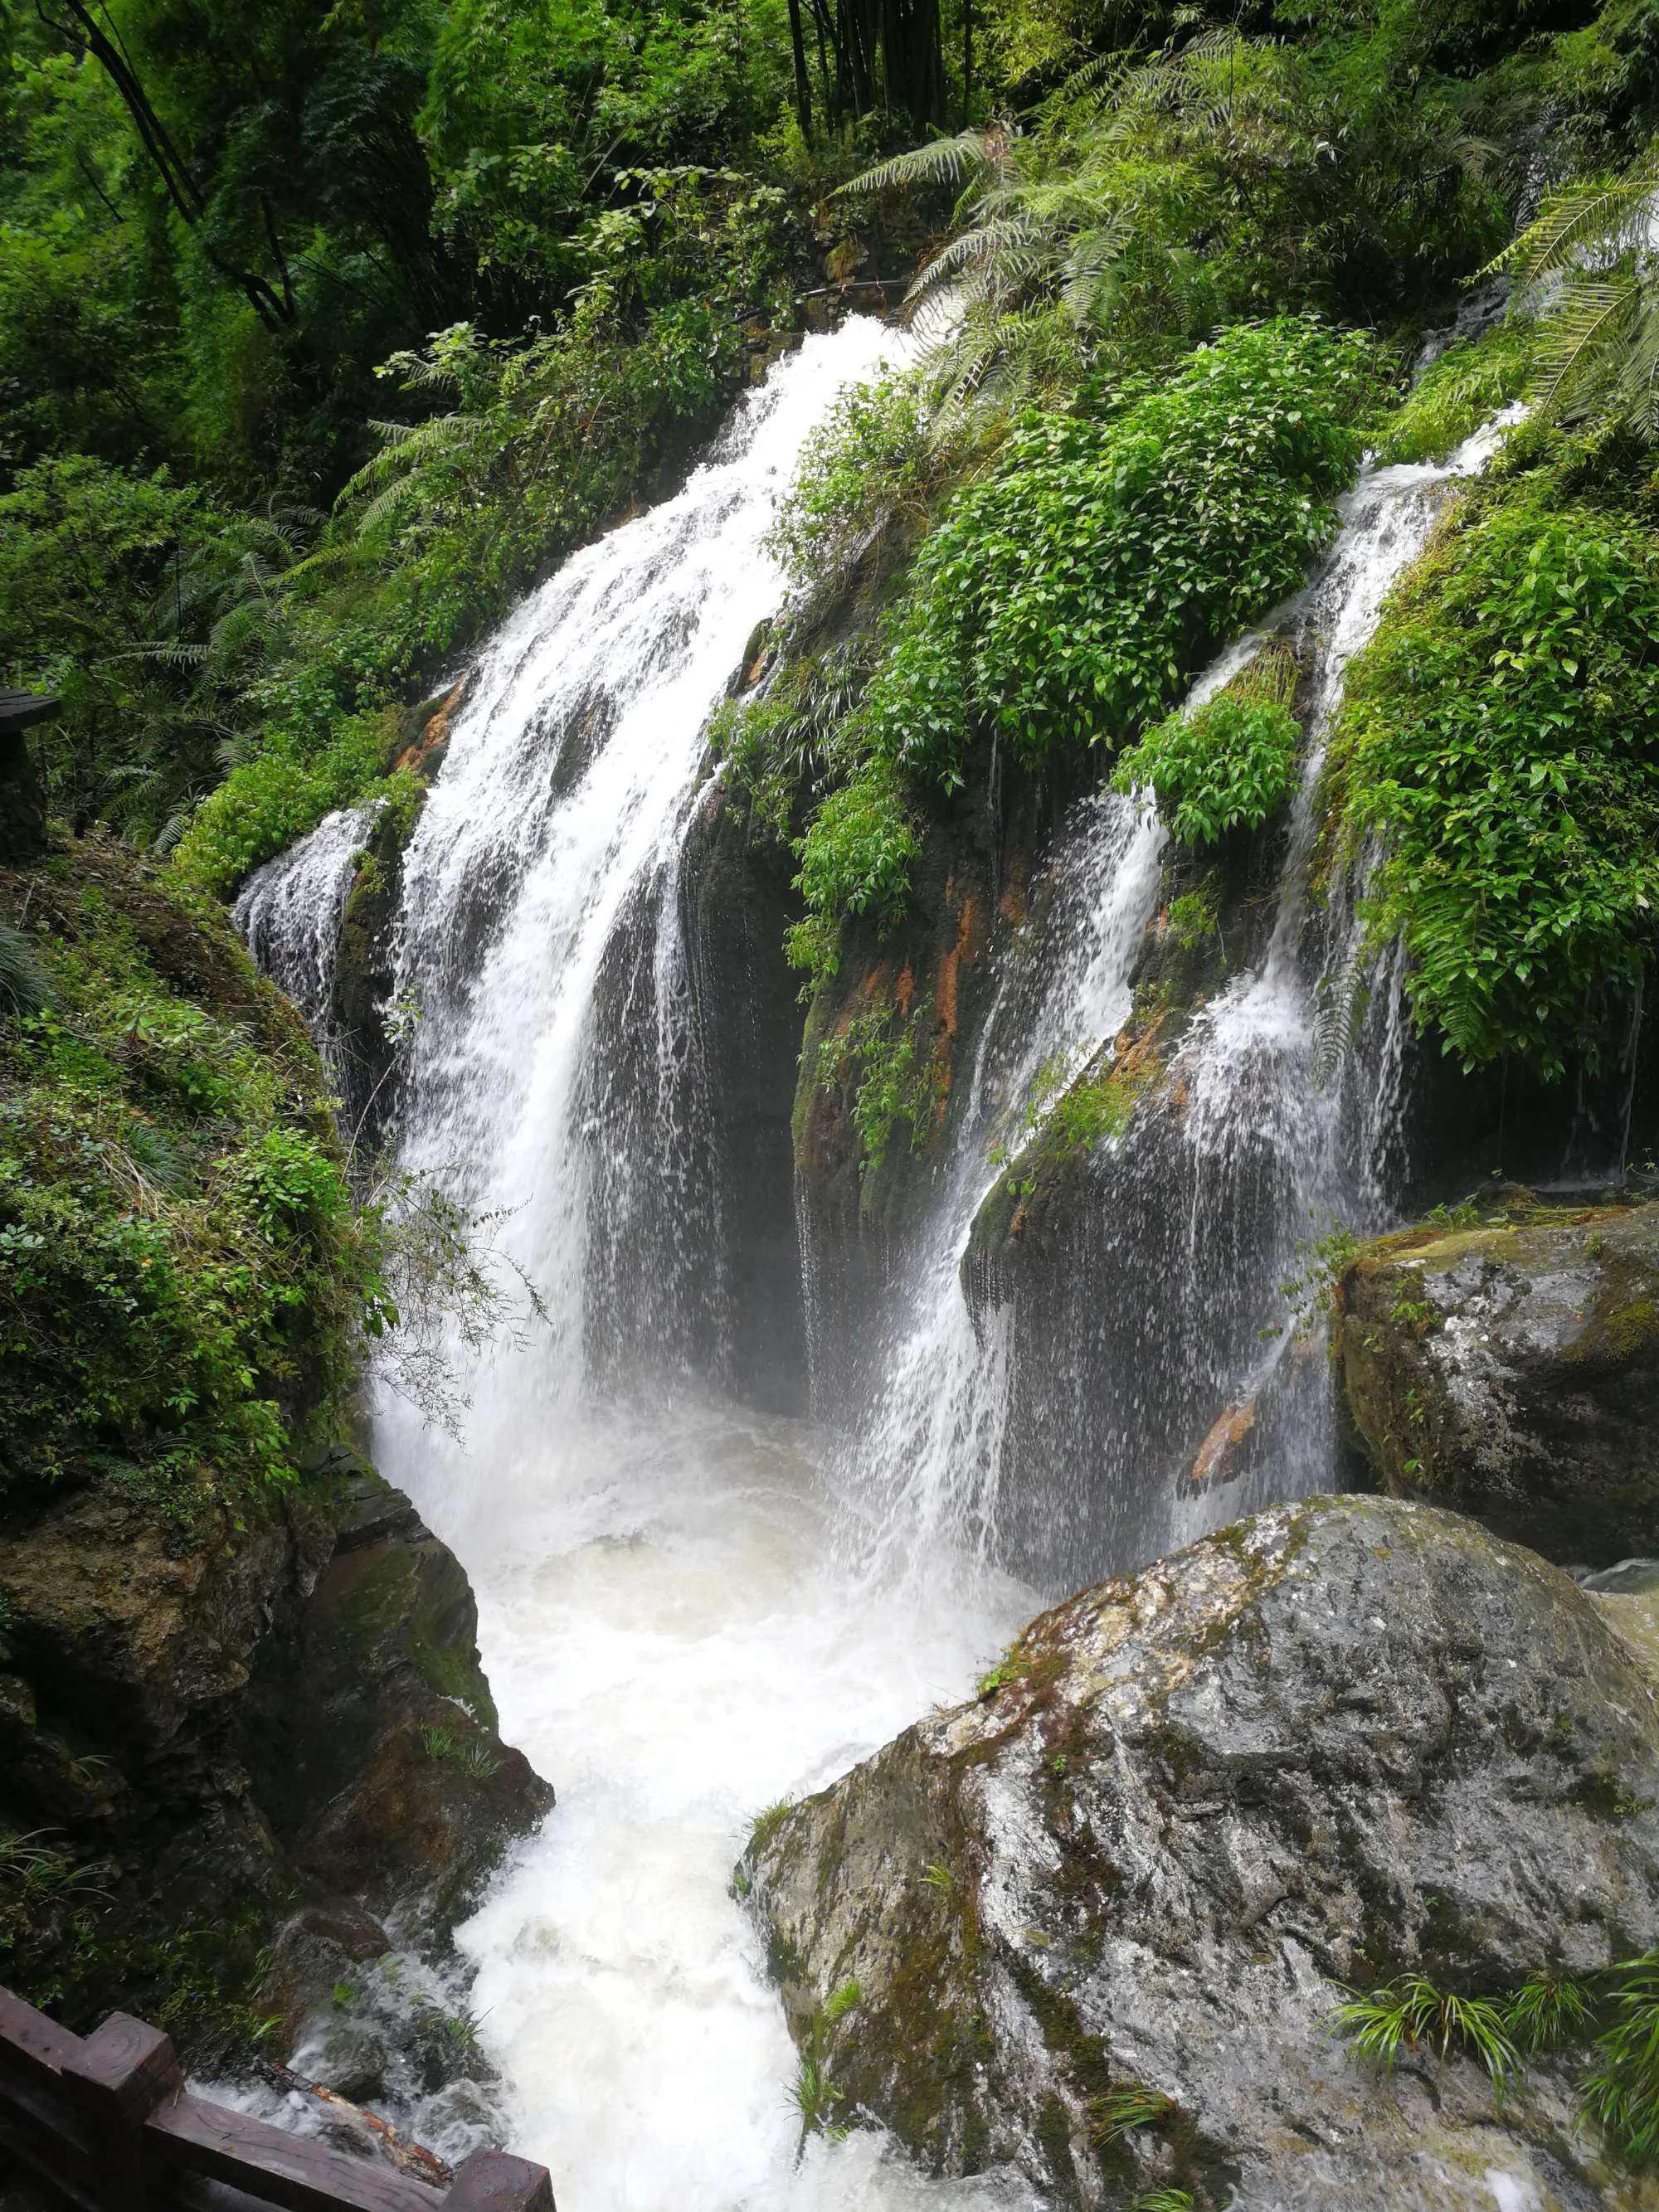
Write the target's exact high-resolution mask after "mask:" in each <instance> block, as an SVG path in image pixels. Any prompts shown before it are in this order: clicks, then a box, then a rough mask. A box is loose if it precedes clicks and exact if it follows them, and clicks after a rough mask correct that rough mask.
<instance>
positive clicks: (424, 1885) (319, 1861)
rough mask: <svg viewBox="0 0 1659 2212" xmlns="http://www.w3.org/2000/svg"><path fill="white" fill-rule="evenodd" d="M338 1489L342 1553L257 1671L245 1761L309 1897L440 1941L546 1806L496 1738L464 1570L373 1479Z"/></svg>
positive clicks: (352, 1475) (336, 1552)
mask: <svg viewBox="0 0 1659 2212" xmlns="http://www.w3.org/2000/svg"><path fill="white" fill-rule="evenodd" d="M343 1484H344V1497H343V1507H342V1510H341V1514H340V1517H339V1520H338V1522H337V1528H336V1534H335V1538H334V1546H333V1551H332V1554H331V1557H330V1559H329V1560H328V1563H327V1565H325V1567H324V1568H323V1570H322V1571H321V1573H320V1574H319V1577H318V1579H317V1582H316V1585H315V1587H314V1588H313V1590H312V1592H311V1595H310V1596H309V1598H308V1599H307V1601H306V1603H305V1604H304V1606H303V1607H301V1608H300V1610H299V1612H298V1614H297V1617H296V1619H295V1622H294V1626H293V1628H292V1631H291V1632H290V1633H289V1634H288V1635H285V1636H283V1637H279V1638H273V1639H271V1641H270V1644H268V1645H267V1646H266V1648H265V1649H264V1650H262V1652H261V1653H260V1655H259V1661H258V1668H257V1671H256V1674H255V1677H254V1680H253V1683H252V1688H251V1691H250V1694H249V1696H248V1699H247V1700H246V1711H245V1720H244V1739H245V1744H246V1759H247V1763H248V1767H249V1771H250V1772H251V1773H252V1776H253V1778H254V1788H255V1794H256V1795H257V1796H258V1798H259V1800H260V1802H262V1803H264V1804H265V1805H266V1806H268V1807H269V1808H270V1819H271V1823H272V1826H273V1828H274V1830H275V1832H276V1838H277V1840H278V1842H279V1844H281V1846H282V1848H283V1850H284V1851H285V1852H286V1853H287V1854H289V1856H291V1857H292V1859H293V1861H294V1863H295V1866H296V1867H297V1868H298V1869H299V1870H300V1871H301V1874H302V1875H304V1876H305V1877H306V1878H307V1880H308V1881H310V1882H311V1883H313V1884H314V1885H316V1886H317V1887H319V1888H320V1889H321V1890H322V1891H324V1892H325V1893H329V1894H331V1895H337V1896H339V1897H342V1898H346V1899H353V1900H355V1901H356V1902H358V1903H360V1904H362V1905H367V1906H368V1908H369V1909H370V1910H371V1911H373V1912H374V1913H376V1914H379V1915H381V1916H383V1917H393V1918H397V1919H398V1920H400V1921H401V1922H402V1923H404V1925H405V1926H407V1927H409V1928H410V1929H412V1930H414V1931H417V1932H419V1933H421V1934H422V1935H425V1936H428V1937H430V1936H436V1937H438V1938H442V1937H443V1936H447V1933H448V1931H449V1929H450V1928H451V1927H453V1924H454V1922H455V1920H456V1918H457V1917H459V1912H460V1911H461V1909H462V1907H463V1906H464V1905H465V1903H466V1901H467V1900H468V1899H470V1898H471V1896H473V1895H474V1894H475V1893H477V1888H478V1887H479V1884H480V1882H481V1881H482V1880H483V1876H484V1875H485V1874H486V1873H487V1872H488V1871H489V1869H490V1868H491V1867H492V1866H493V1865H494V1864H495V1861H496V1860H497V1859H498V1858H499V1857H500V1855H501V1849H502V1846H503V1844H504V1843H505V1841H506V1839H507V1838H508V1837H509V1836H512V1835H515V1834H519V1833H521V1832H523V1831H524V1830H525V1829H526V1828H528V1827H530V1826H533V1825H534V1823H535V1821H536V1820H538V1819H539V1818H540V1816H541V1815H542V1814H544V1812H545V1811H546V1810H547V1809H548V1808H549V1807H550V1805H551V1804H552V1802H553V1793H552V1791H551V1790H549V1789H548V1788H547V1786H546V1784H544V1783H543V1782H542V1781H540V1780H539V1778H538V1777H537V1775H536V1774H535V1773H534V1772H533V1771H532V1768H531V1766H530V1764H529V1761H528V1760H527V1759H526V1758H525V1756H524V1754H523V1753H522V1752H519V1751H515V1750H513V1749H512V1748H510V1747H508V1746H507V1745H505V1744H503V1743H502V1742H501V1739H500V1737H499V1736H498V1735H497V1734H496V1726H495V1705H494V1703H493V1702H492V1700H491V1699H490V1695H489V1684H488V1683H487V1682H486V1680H484V1676H483V1669H482V1668H481V1667H480V1665H479V1662H478V1644H477V1627H478V1619H477V1605H476V1603H475V1601H474V1600H473V1595H472V1590H471V1585H470V1584H469V1583H468V1582H467V1579H466V1576H465V1573H464V1571H462V1568H461V1565H460V1563H459V1560H458V1559H456V1558H455V1555H454V1553H453V1552H451V1551H450V1550H449V1548H448V1547H447V1545H444V1544H441V1543H440V1542H439V1541H438V1540H437V1538H436V1537H435V1536H434V1535H433V1534H431V1532H430V1530H428V1528H426V1527H424V1525H423V1524H422V1521H421V1518H420V1516H419V1515H418V1514H417V1513H416V1510H415V1509H414V1507H413V1506H412V1505H411V1504H410V1502H409V1500H408V1499H407V1498H405V1497H404V1494H403V1492H401V1491H398V1490H394V1489H393V1488H392V1486H391V1485H390V1484H389V1483H387V1482H386V1481H384V1480H382V1479H381V1477H380V1475H379V1474H376V1473H375V1471H374V1468H370V1467H368V1466H367V1465H365V1464H364V1463H363V1462H360V1461H352V1460H350V1459H349V1458H343Z"/></svg>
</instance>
